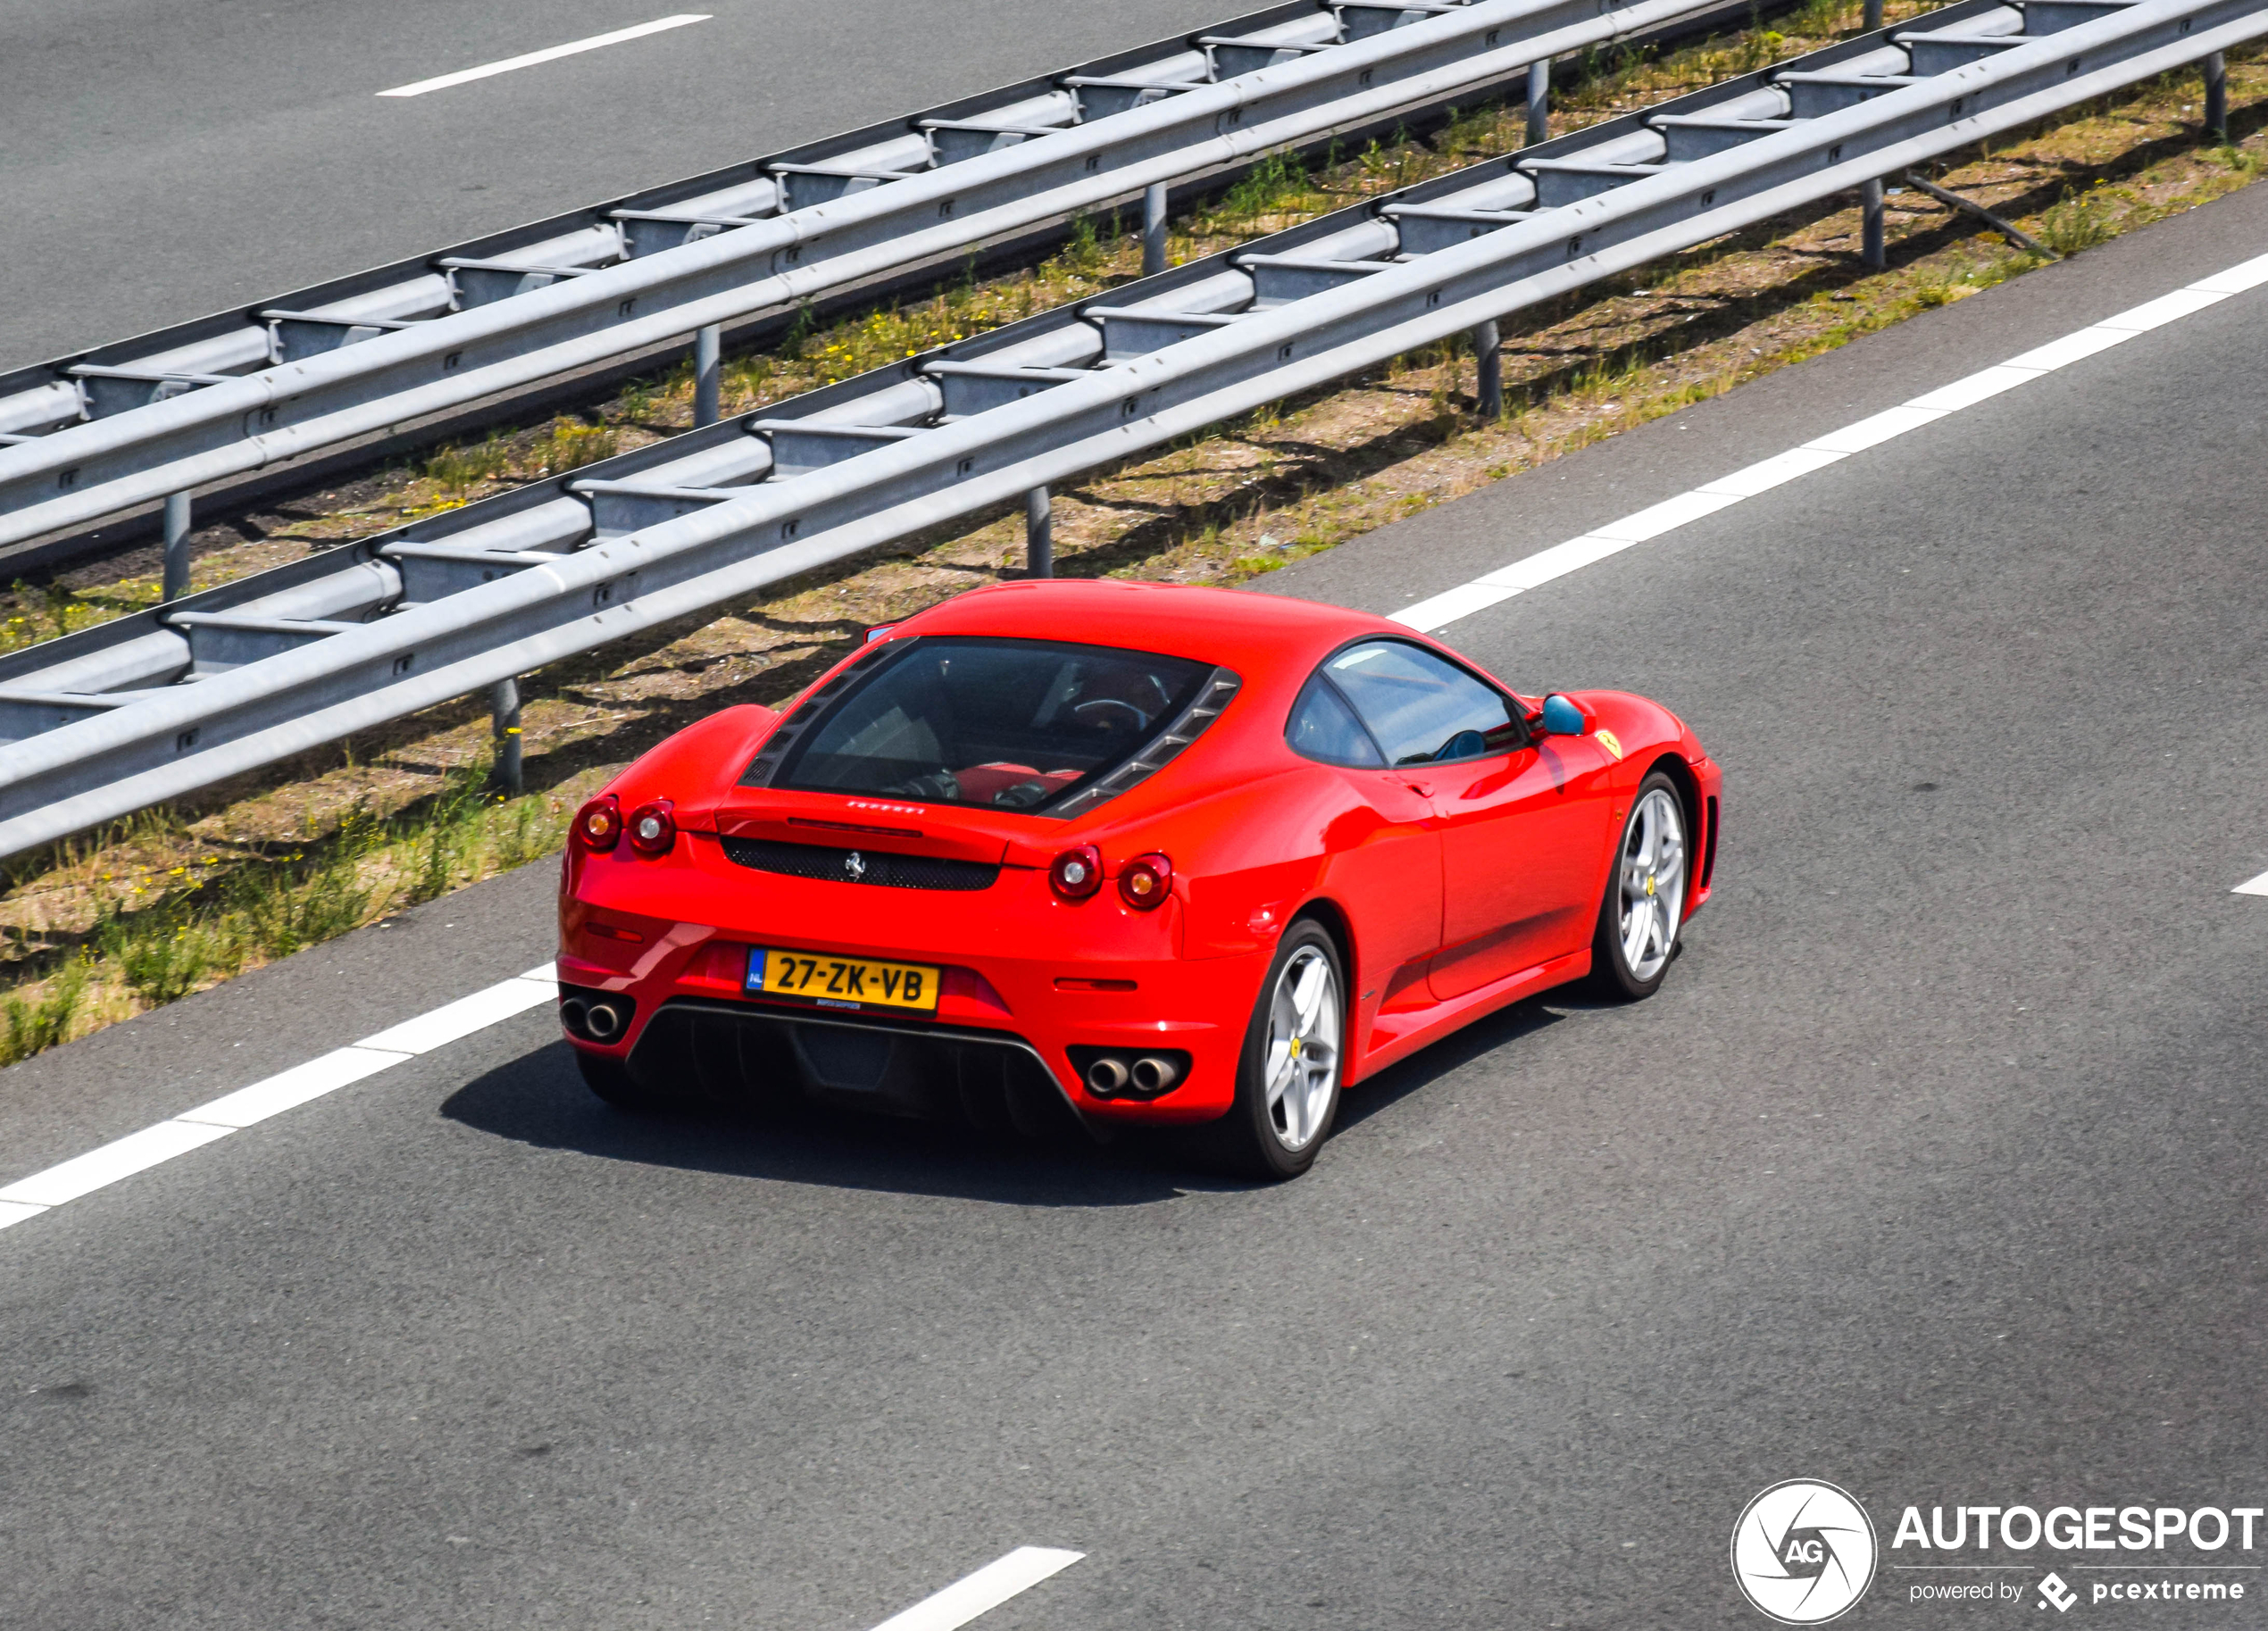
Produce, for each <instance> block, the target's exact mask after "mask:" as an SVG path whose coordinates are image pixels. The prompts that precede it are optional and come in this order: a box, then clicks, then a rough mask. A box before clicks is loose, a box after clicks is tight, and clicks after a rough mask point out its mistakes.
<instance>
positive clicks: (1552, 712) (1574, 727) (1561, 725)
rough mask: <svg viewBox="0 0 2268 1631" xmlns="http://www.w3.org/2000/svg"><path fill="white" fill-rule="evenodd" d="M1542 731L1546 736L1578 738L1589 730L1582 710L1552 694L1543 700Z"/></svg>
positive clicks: (1588, 721)
mask: <svg viewBox="0 0 2268 1631" xmlns="http://www.w3.org/2000/svg"><path fill="white" fill-rule="evenodd" d="M1543 725H1544V731H1543V734H1544V735H1546V736H1581V735H1582V734H1583V733H1584V732H1585V731H1587V730H1588V729H1589V728H1590V720H1588V718H1586V717H1585V716H1584V713H1583V711H1582V708H1581V707H1580V705H1579V704H1577V703H1572V702H1570V701H1568V700H1567V698H1565V697H1563V696H1562V695H1559V694H1558V693H1557V692H1554V693H1553V694H1552V695H1549V696H1547V697H1546V698H1544V716H1543Z"/></svg>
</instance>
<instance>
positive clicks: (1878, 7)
mask: <svg viewBox="0 0 2268 1631" xmlns="http://www.w3.org/2000/svg"><path fill="white" fill-rule="evenodd" d="M1864 26H1865V29H1866V32H1867V33H1869V34H1872V32H1874V30H1875V29H1879V28H1880V27H1881V26H1882V0H1866V21H1865V25H1864Z"/></svg>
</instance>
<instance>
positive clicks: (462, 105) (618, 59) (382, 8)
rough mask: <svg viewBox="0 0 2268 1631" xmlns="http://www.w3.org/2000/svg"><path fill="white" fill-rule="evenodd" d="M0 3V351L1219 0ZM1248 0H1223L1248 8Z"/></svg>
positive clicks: (660, 166)
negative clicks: (464, 79) (396, 91)
mask: <svg viewBox="0 0 2268 1631" xmlns="http://www.w3.org/2000/svg"><path fill="white" fill-rule="evenodd" d="M682 9H683V10H684V11H685V12H709V13H711V17H710V21H705V22H700V23H695V24H691V25H689V26H687V27H683V28H680V29H672V30H671V31H669V32H667V33H661V34H655V35H651V36H648V37H645V38H642V39H637V40H631V41H629V42H626V43H624V44H621V45H617V46H606V47H604V48H602V49H598V50H594V51H591V52H589V53H587V54H581V55H578V56H572V57H567V58H563V59H560V60H557V61H554V62H546V63H543V64H541V65H540V66H537V67H533V68H528V69H522V70H519V71H514V72H511V73H506V74H502V75H499V76H497V77H496V78H493V79H481V80H479V81H476V82H473V83H471V84H465V85H460V86H456V87H452V88H450V89H447V90H443V91H436V92H432V93H429V94H428V95H425V96H416V97H410V98H401V99H396V98H388V97H381V96H379V92H380V91H383V90H388V89H390V88H392V87H397V86H401V85H405V84H409V83H413V82H414V81H417V80H421V79H429V78H432V77H434V76H437V75H441V74H446V73H452V72H454V71H459V70H462V69H467V68H473V67H478V66H480V65H483V64H485V63H489V62H498V61H502V60H504V59H506V58H510V57H514V56H520V55H522V54H527V53H529V52H534V51H538V50H541V49H543V48H545V47H546V46H557V45H563V44H565V43H567V42H569V41H571V40H579V39H585V38H588V37H591V36H594V35H598V34H606V33H612V32H613V31H615V30H616V29H626V28H630V27H632V26H635V25H636V24H638V23H642V22H649V21H655V20H656V19H659V18H662V17H665V16H671V15H674V14H677V13H676V12H673V11H672V9H671V6H670V5H668V4H659V3H656V4H630V0H542V3H541V4H538V0H485V3H484V4H479V5H460V4H447V3H446V0H388V3H387V4H383V5H371V4H361V3H359V0H298V3H297V4H288V3H286V0H197V4H168V3H167V0H71V3H70V4H63V0H0V198H4V199H5V200H6V201H7V235H8V252H7V254H5V255H4V256H0V369H4V368H13V367H16V366H19V365H21V364H23V363H26V362H40V361H43V360H45V359H46V358H48V357H52V356H57V355H61V354H64V353H66V352H69V351H72V350H76V349H79V348H81V347H85V346H90V345H104V344H106V343H108V342H110V341H113V340H118V339H123V338H125V337H128V336H129V335H134V334H138V333H141V332H144V331H146V330H147V329H157V328H162V327H164V326H165V325H167V324H170V323H175V322H180V321H184V320H188V319H190V318H196V317H202V316H204V314H205V313H206V312H215V311H220V310H222V309H224V308H226V307H229V306H232V305H239V304H245V303H246V302H250V301H256V300H261V299H264V298H267V297H269V296H271V295H277V294H280V293H282V292H284V291H286V290H288V289H293V288H297V287H303V286H304V285H306V284H310V283H313V282H317V281H320V280H321V279H326V278H331V277H337V276H342V275H344V274H346V273H349V272H354V271H359V270H362V269H363V267H366V266H373V265H378V264H380V263H382V262H390V261H394V260H397V259H399V258H400V257H401V256H403V255H404V254H414V253H416V252H417V251H418V250H420V249H421V248H425V247H433V246H439V245H446V244H452V243H456V242H459V241H461V240H463V239H464V238H468V237H474V236H476V235H478V234H480V233H484V232H490V231H496V230H500V229H504V228H506V227H512V226H516V225H518V224H519V223H521V222H522V221H535V220H540V219H542V218H544V217H546V216H549V215H554V214H557V213H559V212H562V211H564V210H571V209H574V208H577V207H580V206H581V205H583V204H590V203H592V202H594V201H596V200H598V199H602V198H607V197H612V196H617V195H620V194H623V193H629V192H634V191H636V190H638V189H639V188H641V187H653V186H656V185H659V184H660V183H662V182H664V181H669V180H672V179H676V178H677V177H680V176H686V175H695V174H698V173H700V172H702V171H708V170H713V169H715V168H717V167H719V166H721V165H725V164H730V163H735V162H739V161H741V160H744V159H748V158H753V157H755V155H757V154H763V153H768V152H772V151H776V150H777V149H779V148H781V147H785V146H792V145H794V144H796V143H798V142H802V141H807V140H810V139H812V138H814V137H822V136H826V135H830V134H831V133H832V132H834V131H837V130H843V129H854V128H855V127H857V126H860V125H863V124H867V123H871V122H872V121H877V120H882V119H888V118H890V117H892V116H893V115H896V114H901V113H905V112H911V111H913V110H915V109H918V108H921V107H926V106H928V105H930V104H932V103H936V102H940V101H944V100H946V99H948V98H951V97H955V96H964V95H968V94H971V93H973V92H977V91H981V90H985V89H988V88H989V87H992V86H995V85H999V84H1005V83H1008V82H1011V81H1013V80H1016V79H1022V78H1025V77H1027V76H1029V75H1031V74H1035V73H1044V72H1046V71H1048V70H1050V69H1054V68H1059V67H1061V66H1062V65H1063V64H1064V63H1066V62H1079V61H1082V60H1084V59H1086V58H1088V57H1090V56H1094V55H1097V54H1101V53H1104V52H1106V51H1111V50H1114V49H1118V48H1120V47H1121V46H1127V45H1130V44H1137V43H1139V42H1141V41H1144V40H1148V39H1155V38H1162V37H1167V36H1170V35H1172V34H1175V33H1177V32H1180V31H1183V30H1186V29H1196V28H1202V27H1203V26H1205V24H1207V23H1212V22H1217V21H1221V20H1222V19H1223V18H1224V17H1227V16H1230V15H1232V14H1234V13H1235V12H1236V11H1237V9H1238V8H1237V6H1236V5H1235V4H1232V3H1231V0H1113V4H1109V5H1096V4H1061V3H1060V0H980V4H938V3H937V0H830V4H823V5H820V4H807V3H798V0H713V4H712V0H701V3H700V4H687V5H685V6H684V7H683V8H682ZM1247 9H1250V8H1247Z"/></svg>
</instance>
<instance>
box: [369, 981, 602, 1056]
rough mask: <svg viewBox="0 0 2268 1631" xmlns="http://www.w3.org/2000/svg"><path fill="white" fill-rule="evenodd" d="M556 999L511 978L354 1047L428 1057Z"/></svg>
mask: <svg viewBox="0 0 2268 1631" xmlns="http://www.w3.org/2000/svg"><path fill="white" fill-rule="evenodd" d="M557 995H558V993H557V992H556V991H554V990H553V989H551V988H549V987H547V986H539V985H538V984H536V982H535V981H533V980H530V979H523V978H518V977H514V978H512V979H507V980H500V981H498V982H497V983H496V985H493V986H489V987H488V989H487V990H485V991H476V992H474V993H473V994H471V996H469V997H459V998H458V999H457V1000H456V1001H455V1002H454V1003H447V1004H446V1005H444V1006H442V1007H440V1008H437V1009H435V1010H434V1011H432V1012H431V1013H428V1014H420V1015H419V1016H418V1017H417V1018H416V1019H405V1020H404V1021H403V1022H402V1023H401V1024H399V1025H397V1026H395V1027H394V1028H392V1029H391V1030H383V1031H380V1032H379V1033H378V1035H377V1036H365V1037H364V1038H363V1040H362V1041H360V1042H358V1043H356V1044H354V1045H355V1046H356V1047H362V1048H378V1049H381V1050H384V1051H386V1052H389V1053H431V1052H432V1051H433V1050H434V1049H436V1048H439V1047H446V1046H447V1045H448V1044H450V1043H452V1042H454V1041H456V1040H457V1039H458V1038H459V1037H460V1036H471V1035H472V1033H473V1032H475V1031H485V1030H487V1029H488V1028H489V1027H490V1026H491V1025H494V1024H496V1021H498V1020H499V1019H511V1018H512V1016H513V1015H514V1014H519V1013H525V1012H527V1011H528V1010H529V1009H530V1008H534V1007H536V1006H537V1005H538V1004H539V1003H548V1002H550V1001H551V1000H552V999H553V998H554V997H555V996H557Z"/></svg>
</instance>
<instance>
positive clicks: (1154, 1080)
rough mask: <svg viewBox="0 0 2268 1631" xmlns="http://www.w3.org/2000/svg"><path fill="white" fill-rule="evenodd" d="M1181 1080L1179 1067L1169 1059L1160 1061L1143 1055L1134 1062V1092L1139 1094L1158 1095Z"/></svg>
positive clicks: (1154, 1057)
mask: <svg viewBox="0 0 2268 1631" xmlns="http://www.w3.org/2000/svg"><path fill="white" fill-rule="evenodd" d="M1180 1079H1181V1071H1180V1067H1178V1066H1177V1065H1175V1064H1174V1062H1173V1061H1172V1060H1170V1059H1160V1058H1158V1057H1157V1056H1156V1055H1155V1054H1154V1053H1145V1054H1144V1055H1142V1057H1141V1058H1139V1059H1138V1060H1136V1061H1134V1072H1133V1080H1134V1091H1135V1092H1137V1093H1140V1094H1160V1093H1163V1092H1164V1091H1165V1090H1166V1089H1167V1088H1169V1087H1171V1086H1173V1084H1174V1083H1176V1082H1178V1081H1180Z"/></svg>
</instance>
